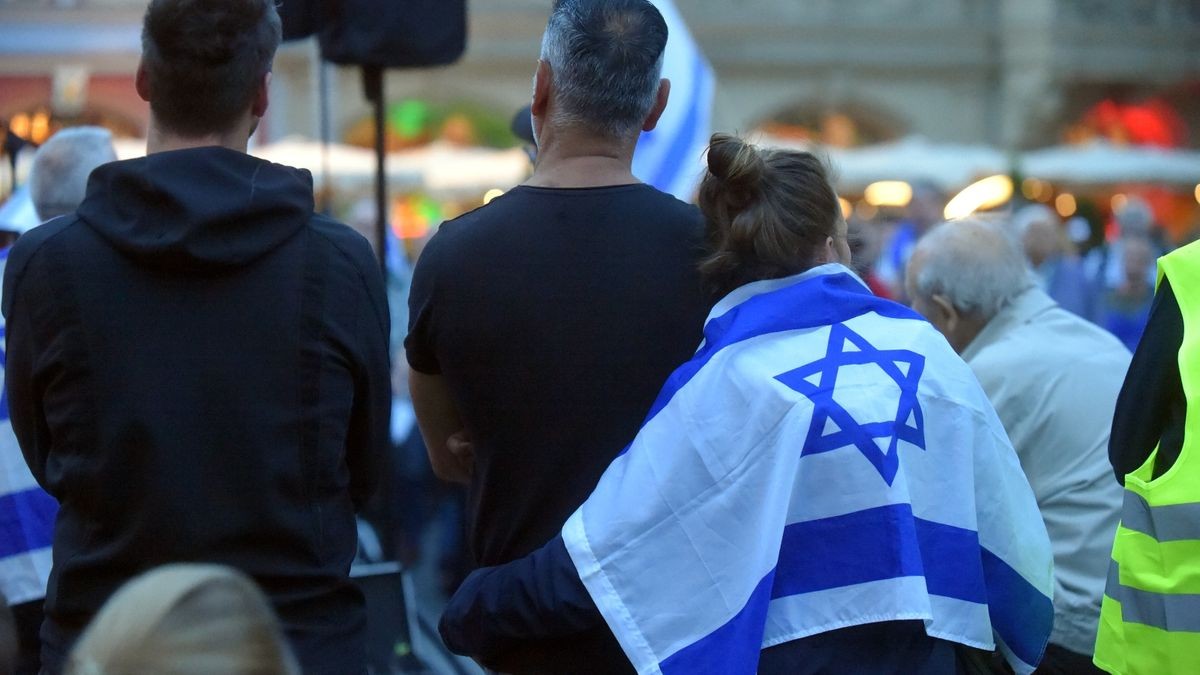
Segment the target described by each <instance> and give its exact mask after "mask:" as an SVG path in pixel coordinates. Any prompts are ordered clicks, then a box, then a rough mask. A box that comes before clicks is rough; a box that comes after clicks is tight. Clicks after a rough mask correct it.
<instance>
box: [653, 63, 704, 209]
mask: <svg viewBox="0 0 1200 675" xmlns="http://www.w3.org/2000/svg"><path fill="white" fill-rule="evenodd" d="M706 67H707V64H706V63H705V61H704V56H703V55H702V54H701V53H700V52H699V51H696V52H695V53H693V54H692V72H693V73H694V77H692V90H691V91H690V92H688V97H687V99H685V103H687V106H688V108H687V115H686V116H685V117H684V118H683V122H682V123H681V124H680V125H679V128H678V129H676V130H675V136H674V138H672V139H671V145H670V147H669V148H667V152H666V153H665V154H664V155H663V158H662V163H660V164H659V165H658V170H657V171H655V172H654V179H653V180H652V181H650V184H651V185H653V186H654V187H656V188H658V189H659V190H663V191H664V192H670V191H671V190H672V188H674V186H675V180H676V178H678V176H679V172H680V171H684V170H688V171H691V170H696V169H697V168H698V167H699V166H700V165H699V163H698V162H697V161H690V160H693V159H695V158H692V157H688V153H689V152H691V151H692V147H693V146H695V145H696V134H697V133H699V129H700V114H701V110H700V106H701V105H703V104H704V103H705V101H704V100H703V98H702V97H701V94H703V93H704V87H705V81H706V79H707V77H708V71H707V70H706ZM701 142H703V141H701Z"/></svg>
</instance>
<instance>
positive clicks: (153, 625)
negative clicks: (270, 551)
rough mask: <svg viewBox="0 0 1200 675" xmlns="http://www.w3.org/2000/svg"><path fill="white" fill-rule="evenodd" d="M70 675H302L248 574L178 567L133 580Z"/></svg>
mask: <svg viewBox="0 0 1200 675" xmlns="http://www.w3.org/2000/svg"><path fill="white" fill-rule="evenodd" d="M65 672H66V673H67V675H134V674H140V673H154V674H155V675H211V674H215V673H221V674H222V675H299V673H300V669H299V667H298V666H297V665H296V660H295V658H294V657H293V656H292V653H291V649H290V648H289V647H288V645H287V643H286V642H285V641H284V638H283V632H282V630H281V629H280V627H279V621H278V620H277V619H276V618H275V614H274V613H273V612H272V611H271V606H270V605H269V604H267V599H266V597H265V596H263V594H262V591H260V590H259V589H258V587H257V586H255V585H254V582H253V581H251V580H250V578H249V577H247V576H246V575H244V574H242V573H241V572H238V571H237V570H235V569H233V568H230V567H225V566H222V565H201V564H174V565H164V566H162V567H158V568H156V569H153V570H151V571H149V572H146V573H145V574H142V575H141V576H139V577H137V578H135V579H133V580H131V581H130V582H129V583H127V584H125V585H124V586H122V587H121V589H120V590H118V591H117V592H116V594H114V595H113V597H112V598H110V599H109V601H108V602H107V603H105V604H104V607H103V608H101V610H100V613H99V614H97V615H96V618H95V619H93V621H92V623H91V625H90V626H89V627H88V629H87V630H86V631H85V632H84V633H83V636H82V637H81V638H80V639H79V642H78V643H77V644H76V645H75V647H74V649H73V650H72V651H71V656H70V659H69V660H68V661H67V667H66V671H65Z"/></svg>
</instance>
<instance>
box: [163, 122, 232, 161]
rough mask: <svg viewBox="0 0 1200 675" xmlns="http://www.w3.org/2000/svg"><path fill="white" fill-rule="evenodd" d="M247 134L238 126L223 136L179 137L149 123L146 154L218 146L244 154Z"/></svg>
mask: <svg viewBox="0 0 1200 675" xmlns="http://www.w3.org/2000/svg"><path fill="white" fill-rule="evenodd" d="M248 141H249V134H248V133H246V130H244V129H242V128H241V127H240V126H239V128H237V129H234V130H232V131H230V132H227V133H224V134H209V135H207V136H181V135H179V134H175V133H171V132H170V131H166V130H164V129H162V128H161V127H160V126H158V125H157V124H155V123H154V122H151V123H150V133H149V134H147V137H146V154H153V153H156V152H167V151H169V150H187V149H189V148H205V147H212V146H218V147H222V148H228V149H230V150H236V151H238V152H246V144H247V142H248Z"/></svg>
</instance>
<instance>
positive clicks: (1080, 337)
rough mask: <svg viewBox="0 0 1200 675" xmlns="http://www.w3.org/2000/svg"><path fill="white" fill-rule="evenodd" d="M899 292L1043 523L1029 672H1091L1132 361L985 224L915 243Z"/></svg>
mask: <svg viewBox="0 0 1200 675" xmlns="http://www.w3.org/2000/svg"><path fill="white" fill-rule="evenodd" d="M906 284H907V287H908V293H909V297H910V298H912V301H913V309H915V310H917V311H918V312H920V313H921V314H923V315H925V317H926V318H928V319H929V321H930V322H931V323H932V324H933V325H934V326H935V327H936V328H937V329H938V330H940V331H941V332H942V333H943V334H944V335H945V336H946V339H947V340H948V341H949V342H950V345H951V346H952V347H953V348H954V350H955V351H957V352H958V353H959V354H960V355H961V356H962V357H963V360H965V361H966V362H967V365H969V366H970V367H971V370H972V371H974V373H975V375H976V376H977V377H978V378H979V382H980V384H982V385H983V389H984V391H985V392H986V393H987V395H988V398H989V400H991V402H992V405H993V406H995V408H996V412H997V414H998V415H999V416H1000V420H1001V421H1002V422H1003V423H1004V428H1005V430H1006V431H1007V432H1008V435H1009V437H1010V438H1011V439H1012V444H1013V447H1014V448H1016V451H1017V456H1018V459H1019V460H1020V462H1021V467H1022V469H1024V471H1025V475H1026V477H1027V478H1028V479H1029V484H1030V486H1032V487H1033V492H1034V496H1035V497H1036V498H1037V502H1038V507H1039V508H1040V510H1041V513H1042V519H1043V520H1044V521H1045V523H1046V530H1047V532H1048V533H1049V535H1050V543H1051V546H1052V548H1053V551H1054V566H1055V570H1054V581H1055V586H1054V614H1055V616H1054V631H1053V633H1052V634H1051V636H1050V645H1049V647H1048V648H1047V650H1046V656H1045V659H1044V660H1043V662H1042V665H1041V667H1040V668H1039V671H1038V672H1043V669H1044V672H1048V673H1086V672H1099V671H1097V670H1096V669H1095V666H1093V665H1092V663H1091V654H1092V649H1093V646H1094V645H1095V641H1096V626H1097V622H1098V620H1099V615H1100V600H1101V597H1102V596H1103V594H1104V584H1105V579H1106V575H1107V572H1108V563H1109V551H1110V550H1111V549H1112V540H1113V534H1114V532H1115V531H1116V526H1117V519H1118V516H1119V509H1120V505H1121V486H1120V485H1118V484H1117V482H1116V480H1115V479H1114V478H1113V474H1112V470H1111V467H1110V466H1109V463H1108V440H1109V432H1110V430H1111V428H1112V418H1113V409H1114V405H1115V403H1116V400H1117V394H1118V393H1119V392H1120V390H1121V383H1122V381H1123V380H1124V377H1125V371H1126V370H1127V369H1128V367H1129V361H1130V353H1129V351H1128V350H1127V349H1125V347H1124V346H1123V345H1122V344H1121V343H1120V341H1118V340H1117V339H1116V338H1114V337H1113V336H1112V335H1110V334H1108V333H1107V332H1105V331H1104V330H1102V329H1100V328H1098V327H1097V326H1095V325H1093V324H1091V323H1089V322H1087V321H1085V320H1083V319H1081V318H1079V317H1078V316H1076V315H1075V314H1072V313H1071V312H1068V311H1066V310H1064V309H1063V308H1062V307H1060V306H1059V305H1058V304H1056V303H1055V302H1054V301H1053V300H1052V299H1050V297H1049V296H1048V295H1046V294H1045V293H1044V292H1043V291H1042V290H1041V289H1040V288H1038V287H1037V285H1036V283H1035V281H1034V279H1033V277H1032V275H1031V273H1030V270H1029V269H1028V267H1027V266H1026V262H1025V259H1024V257H1023V256H1022V253H1021V252H1020V251H1019V250H1018V249H1017V248H1016V246H1015V245H1014V243H1013V242H1012V240H1011V239H1010V238H1009V237H1007V236H1005V235H1004V233H1003V232H1002V231H1001V229H1000V228H999V227H998V225H997V224H994V223H990V222H984V221H981V220H963V221H954V222H949V223H943V224H941V225H939V226H937V227H936V228H934V229H933V230H931V231H930V232H929V234H927V235H926V236H925V237H924V238H922V239H921V241H920V242H919V243H918V244H917V248H916V250H915V252H914V253H913V256H912V260H911V262H910V263H909V267H908V273H907V278H906Z"/></svg>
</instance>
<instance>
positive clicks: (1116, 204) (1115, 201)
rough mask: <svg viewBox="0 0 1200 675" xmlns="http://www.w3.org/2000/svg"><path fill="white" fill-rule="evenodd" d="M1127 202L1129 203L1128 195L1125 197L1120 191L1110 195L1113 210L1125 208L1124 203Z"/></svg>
mask: <svg viewBox="0 0 1200 675" xmlns="http://www.w3.org/2000/svg"><path fill="white" fill-rule="evenodd" d="M1128 203H1129V197H1126V196H1125V195H1123V194H1121V193H1117V194H1115V195H1113V196H1112V201H1111V204H1112V210H1113V211H1120V210H1121V209H1123V208H1125V205H1126V204H1128Z"/></svg>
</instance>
